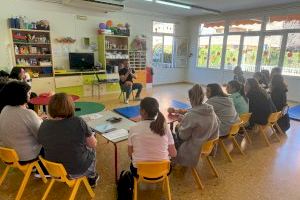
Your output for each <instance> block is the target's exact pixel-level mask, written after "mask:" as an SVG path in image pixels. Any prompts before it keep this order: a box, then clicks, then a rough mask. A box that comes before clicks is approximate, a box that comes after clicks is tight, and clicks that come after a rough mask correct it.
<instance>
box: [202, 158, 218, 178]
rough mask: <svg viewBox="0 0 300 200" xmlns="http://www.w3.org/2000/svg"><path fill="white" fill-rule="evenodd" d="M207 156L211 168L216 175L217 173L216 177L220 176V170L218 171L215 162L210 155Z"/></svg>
mask: <svg viewBox="0 0 300 200" xmlns="http://www.w3.org/2000/svg"><path fill="white" fill-rule="evenodd" d="M205 157H206V160H207V162H208V164H209V166H210V168H211V169H212V171H213V173H214V175H215V176H216V177H219V173H218V171H217V169H216V167H215V165H214V163H213V162H212V160H211V159H210V157H209V156H205Z"/></svg>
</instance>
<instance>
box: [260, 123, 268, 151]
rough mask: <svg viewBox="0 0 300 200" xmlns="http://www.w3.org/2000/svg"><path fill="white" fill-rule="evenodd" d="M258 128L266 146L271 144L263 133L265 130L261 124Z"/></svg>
mask: <svg viewBox="0 0 300 200" xmlns="http://www.w3.org/2000/svg"><path fill="white" fill-rule="evenodd" d="M259 129H260V130H259V132H260V134H261V135H262V136H263V138H264V140H265V142H266V144H267V146H268V147H269V146H270V145H271V144H270V141H269V139H268V137H267V135H266V133H265V130H264V129H263V128H262V127H261V126H259Z"/></svg>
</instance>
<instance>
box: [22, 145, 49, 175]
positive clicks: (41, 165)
mask: <svg viewBox="0 0 300 200" xmlns="http://www.w3.org/2000/svg"><path fill="white" fill-rule="evenodd" d="M39 156H42V157H45V151H44V148H42V149H41V151H40V154H39ZM37 160H39V157H37V158H34V159H32V160H26V161H19V163H20V165H26V164H29V163H32V162H34V161H37ZM38 163H39V165H40V167H41V169H42V170H43V172H44V174H49V173H48V171H47V169H46V168H45V166H44V165H43V163H42V162H41V161H40V160H39V161H38Z"/></svg>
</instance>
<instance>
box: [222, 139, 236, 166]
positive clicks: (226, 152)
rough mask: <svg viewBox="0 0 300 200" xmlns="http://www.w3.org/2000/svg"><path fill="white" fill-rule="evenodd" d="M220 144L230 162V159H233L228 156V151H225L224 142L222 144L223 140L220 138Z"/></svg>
mask: <svg viewBox="0 0 300 200" xmlns="http://www.w3.org/2000/svg"><path fill="white" fill-rule="evenodd" d="M220 144H221V147H222V149H223V151H224V153H225V155H226V157H227V158H228V160H229V161H230V162H232V161H233V160H232V157H231V156H230V154H229V152H228V151H227V149H226V147H225V144H224V142H223V141H222V140H220Z"/></svg>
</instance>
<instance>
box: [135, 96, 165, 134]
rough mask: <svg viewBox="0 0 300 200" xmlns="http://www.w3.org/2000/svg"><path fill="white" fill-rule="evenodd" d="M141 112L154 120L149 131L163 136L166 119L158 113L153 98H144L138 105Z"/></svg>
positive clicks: (156, 103) (157, 106) (156, 102)
mask: <svg viewBox="0 0 300 200" xmlns="http://www.w3.org/2000/svg"><path fill="white" fill-rule="evenodd" d="M140 107H141V110H144V111H145V112H146V113H147V117H148V118H149V119H154V118H155V117H156V119H155V120H154V121H152V122H151V124H150V129H151V130H152V131H153V132H154V133H156V134H158V135H160V136H164V135H165V134H166V132H165V124H166V119H165V117H164V115H163V114H162V113H161V112H160V111H159V104H158V101H157V100H156V99H155V98H152V97H146V98H144V99H143V100H142V101H141V103H140Z"/></svg>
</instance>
